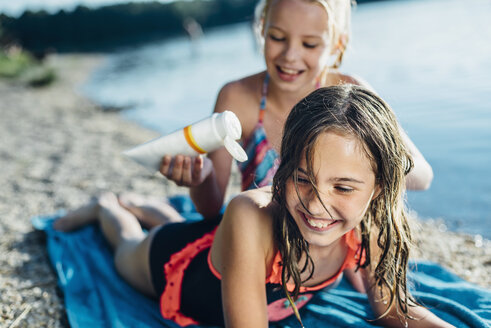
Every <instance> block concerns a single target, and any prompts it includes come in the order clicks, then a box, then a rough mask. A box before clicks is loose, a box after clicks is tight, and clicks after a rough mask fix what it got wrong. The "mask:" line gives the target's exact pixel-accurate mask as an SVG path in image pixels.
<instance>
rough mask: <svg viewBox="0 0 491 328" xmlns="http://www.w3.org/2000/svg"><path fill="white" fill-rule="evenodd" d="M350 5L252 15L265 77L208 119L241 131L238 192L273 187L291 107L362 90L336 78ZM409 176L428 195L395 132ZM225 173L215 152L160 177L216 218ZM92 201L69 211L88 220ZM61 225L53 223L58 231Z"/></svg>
mask: <svg viewBox="0 0 491 328" xmlns="http://www.w3.org/2000/svg"><path fill="white" fill-rule="evenodd" d="M350 15H351V3H350V0H262V1H260V2H259V4H258V6H257V10H256V20H255V31H256V33H257V34H258V37H259V40H260V43H261V45H262V48H263V53H264V59H265V63H266V71H263V72H259V73H257V74H254V75H251V76H247V77H244V78H242V79H240V80H237V81H233V82H230V83H228V84H226V85H225V86H224V87H223V88H222V89H221V90H220V92H219V94H218V97H217V100H216V105H215V110H214V111H215V112H222V111H224V110H231V111H233V112H234V113H235V114H236V115H237V116H238V117H239V119H240V122H241V124H242V131H243V134H242V140H241V141H242V145H243V146H244V148H245V149H246V152H247V153H248V157H249V160H248V161H246V162H245V163H239V165H238V167H239V170H240V173H241V177H242V190H248V189H253V188H258V187H262V186H266V185H270V184H271V183H272V177H273V175H274V173H275V172H276V169H277V167H278V164H279V159H278V157H279V156H278V153H279V147H280V140H281V134H282V129H283V125H284V123H285V120H286V117H287V116H288V114H289V113H290V110H291V108H292V107H293V106H294V105H295V104H296V103H297V102H298V101H299V100H300V99H302V98H303V97H305V96H306V95H307V94H309V93H310V92H312V91H313V90H315V89H316V88H319V87H322V86H331V85H340V84H346V83H350V84H355V85H365V86H367V85H366V83H364V82H362V81H361V80H360V79H358V78H355V77H353V76H350V75H346V74H343V73H341V72H340V71H339V70H338V68H339V66H340V65H341V63H342V59H343V55H344V52H345V51H346V48H347V45H348V41H349V36H350ZM401 133H402V135H403V141H404V143H405V144H406V146H407V147H408V149H409V152H410V153H411V155H412V157H413V160H414V169H413V170H412V171H411V173H409V175H408V176H407V177H406V179H407V181H406V187H407V188H408V189H415V190H423V189H427V188H428V187H429V185H430V183H431V180H432V178H433V173H432V169H431V166H430V165H429V164H428V163H427V162H426V160H425V159H424V157H423V155H422V154H421V153H420V152H419V150H418V149H417V148H416V146H415V145H414V144H413V143H412V141H411V140H410V139H409V138H408V137H407V135H406V134H405V133H404V131H403V130H402V129H401ZM231 170H232V157H231V156H230V155H229V154H228V153H227V151H226V150H225V149H224V148H222V149H219V150H217V151H215V152H212V153H210V154H208V156H207V157H195V158H191V157H186V156H180V155H178V156H175V157H173V158H172V157H171V156H165V157H164V158H163V161H162V166H161V169H160V171H161V173H162V174H163V175H164V176H165V177H167V178H168V179H169V180H172V181H174V182H175V183H176V184H177V185H179V186H187V187H189V188H190V196H191V199H192V200H193V203H194V204H195V206H196V209H197V211H198V212H199V213H201V214H202V215H203V216H204V217H205V218H215V217H216V216H217V215H218V214H219V211H220V209H221V208H222V206H223V203H224V198H225V194H226V189H227V186H228V183H229V180H230V175H231ZM119 200H120V204H121V205H122V206H123V207H124V208H125V209H126V210H129V211H131V212H132V213H133V214H134V215H136V216H138V217H139V218H140V219H141V220H142V221H144V222H147V224H148V225H150V226H154V225H158V224H162V223H166V222H179V221H182V220H183V218H182V217H181V215H180V214H179V213H177V211H175V210H174V209H173V208H172V207H171V206H169V205H168V204H166V203H165V202H163V201H162V200H156V199H149V198H144V197H141V196H138V195H135V194H132V193H126V194H123V195H120V196H119ZM96 202H97V201H96V200H95V201H94V202H91V203H89V204H88V205H86V206H84V207H82V208H80V209H78V210H76V211H73V212H70V213H69V214H68V216H69V217H71V216H78V215H82V216H84V215H86V214H87V213H93V212H94V208H95V205H96ZM62 222H63V221H60V222H59V223H58V224H60V225H61V224H62Z"/></svg>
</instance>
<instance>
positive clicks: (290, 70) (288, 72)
mask: <svg viewBox="0 0 491 328" xmlns="http://www.w3.org/2000/svg"><path fill="white" fill-rule="evenodd" d="M281 70H282V71H283V73H286V74H292V75H294V74H298V72H299V71H297V70H294V69H289V68H285V67H281Z"/></svg>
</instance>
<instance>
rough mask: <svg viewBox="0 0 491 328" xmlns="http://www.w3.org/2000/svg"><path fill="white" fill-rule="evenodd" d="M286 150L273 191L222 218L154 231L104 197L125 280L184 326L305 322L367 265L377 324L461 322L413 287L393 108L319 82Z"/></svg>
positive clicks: (407, 164)
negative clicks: (314, 305) (438, 311)
mask: <svg viewBox="0 0 491 328" xmlns="http://www.w3.org/2000/svg"><path fill="white" fill-rule="evenodd" d="M280 154H281V156H280V159H281V162H280V165H279V167H278V170H277V172H276V174H275V176H274V178H273V185H272V187H271V186H266V187H263V188H259V189H255V190H250V191H245V192H243V193H241V194H239V195H238V196H237V197H235V198H234V199H232V200H231V201H230V203H229V204H228V206H227V209H226V211H225V213H224V215H223V218H217V219H215V220H201V221H197V222H181V223H171V224H166V225H163V226H160V227H156V228H154V229H152V230H151V231H150V232H149V234H148V235H145V234H144V233H143V231H142V229H141V227H140V225H139V222H138V220H137V218H136V217H135V216H133V215H131V214H130V213H129V212H124V213H122V212H121V211H122V209H121V207H120V205H119V203H118V200H117V198H116V197H115V196H114V195H112V194H108V195H106V196H105V197H103V198H102V199H103V201H102V202H101V203H100V205H99V207H98V213H97V216H96V218H97V220H99V223H100V224H101V227H102V230H103V232H104V235H105V236H106V237H107V239H108V240H109V242H110V244H111V245H112V246H113V247H114V249H115V252H114V254H115V264H116V268H117V269H118V271H119V273H120V274H121V276H122V277H124V278H125V279H126V280H127V281H128V282H129V283H130V284H131V285H133V286H134V287H135V288H137V289H138V290H140V291H141V292H143V293H146V294H148V295H153V296H155V297H158V298H159V299H160V308H161V313H162V315H163V316H164V318H167V319H170V320H174V321H175V322H177V323H178V324H180V325H183V326H185V325H189V324H210V325H219V326H226V327H267V326H268V324H269V323H270V322H276V321H279V320H282V319H285V318H287V317H289V316H291V315H295V316H296V317H297V319H298V321H299V324H300V325H302V320H301V314H300V312H301V311H300V312H299V309H300V308H302V307H303V306H304V305H305V304H307V303H308V302H309V301H310V300H311V299H312V297H313V296H314V294H315V293H317V292H319V291H321V290H325V289H326V288H335V286H336V283H337V282H338V281H339V280H340V279H341V277H342V275H343V272H345V271H346V270H357V271H358V273H359V276H360V277H361V283H362V285H363V289H364V290H365V291H366V293H367V295H368V299H369V302H370V305H371V307H372V310H373V313H374V315H375V317H373V318H367V319H368V320H374V321H376V323H377V324H380V325H384V326H390V327H451V325H449V324H447V323H445V322H444V321H442V320H440V319H439V318H438V317H436V316H435V315H433V314H432V313H431V312H430V311H428V310H427V309H425V308H423V307H421V306H420V305H418V304H417V302H416V301H415V300H414V299H413V298H412V297H411V295H410V293H409V292H408V289H407V281H406V280H407V279H406V272H407V263H408V257H409V252H410V247H411V233H410V230H409V225H408V219H407V215H406V213H405V212H404V203H403V199H404V193H405V189H406V188H405V183H406V175H407V174H408V173H409V172H410V170H411V168H412V166H413V162H412V158H411V155H410V153H409V151H408V149H407V146H406V145H405V144H404V142H403V137H402V136H401V133H400V129H399V127H398V123H397V120H396V117H395V115H394V113H393V112H392V110H391V109H390V107H389V106H388V105H387V104H386V103H385V102H384V101H383V100H381V99H380V98H379V97H378V96H377V95H376V94H375V93H373V92H371V91H369V90H368V89H366V88H363V87H359V86H355V85H347V84H346V85H342V86H332V87H327V88H320V89H317V90H315V91H314V92H312V93H311V94H310V95H308V96H307V97H306V98H304V99H302V100H301V101H300V102H299V103H298V104H297V105H296V106H294V108H293V110H292V111H291V113H290V114H289V116H288V118H287V120H286V124H285V127H284V131H283V138H282V142H281V153H280ZM96 218H94V217H92V218H90V219H89V218H88V217H86V218H85V219H84V220H81V219H80V218H72V222H71V224H70V226H71V228H73V229H75V228H77V227H79V226H81V225H83V224H86V223H88V222H92V221H94V220H96ZM285 302H286V304H287V305H288V304H289V306H285Z"/></svg>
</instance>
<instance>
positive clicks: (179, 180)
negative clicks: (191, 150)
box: [160, 155, 194, 187]
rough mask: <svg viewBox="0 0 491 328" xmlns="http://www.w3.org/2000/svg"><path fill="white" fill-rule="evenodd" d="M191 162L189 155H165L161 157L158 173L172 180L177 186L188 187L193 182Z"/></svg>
mask: <svg viewBox="0 0 491 328" xmlns="http://www.w3.org/2000/svg"><path fill="white" fill-rule="evenodd" d="M191 163H192V160H191V157H189V156H183V155H177V156H175V157H174V158H172V157H171V156H169V155H166V156H164V158H163V159H162V164H161V166H160V173H162V174H163V175H164V176H165V177H166V178H167V179H169V180H172V181H174V182H175V183H176V184H177V185H178V186H187V187H190V186H192V185H193V182H194V181H193V173H192V172H191V167H192V165H191Z"/></svg>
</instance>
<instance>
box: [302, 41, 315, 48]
mask: <svg viewBox="0 0 491 328" xmlns="http://www.w3.org/2000/svg"><path fill="white" fill-rule="evenodd" d="M303 46H304V47H305V48H308V49H314V48H316V47H317V44H315V43H307V42H304V43H303Z"/></svg>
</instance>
